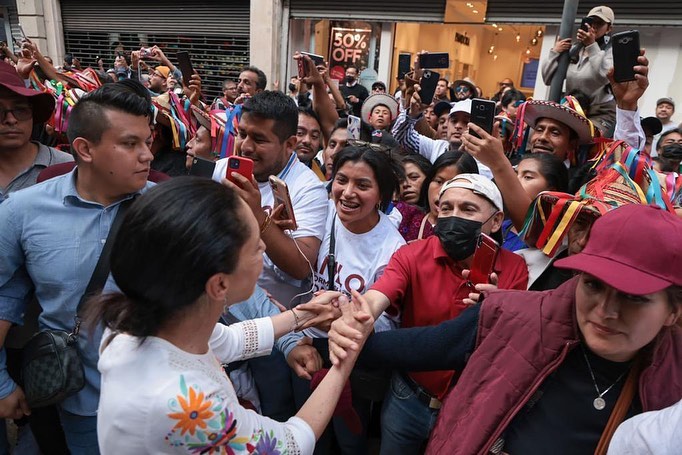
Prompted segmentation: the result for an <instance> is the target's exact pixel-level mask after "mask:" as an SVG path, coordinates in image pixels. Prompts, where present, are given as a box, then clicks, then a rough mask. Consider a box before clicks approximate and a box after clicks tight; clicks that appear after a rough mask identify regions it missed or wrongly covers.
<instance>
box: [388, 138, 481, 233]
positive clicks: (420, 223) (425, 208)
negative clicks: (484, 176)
mask: <svg viewBox="0 0 682 455" xmlns="http://www.w3.org/2000/svg"><path fill="white" fill-rule="evenodd" d="M459 174H478V166H477V165H476V160H474V159H473V157H472V156H471V155H469V154H467V153H464V152H459V151H457V152H450V151H448V152H445V153H443V154H442V155H441V156H439V157H438V159H436V161H435V162H434V163H433V165H432V166H431V168H430V169H429V171H428V172H427V173H426V177H425V178H424V181H423V183H422V185H421V188H420V190H419V199H418V201H417V205H416V206H413V205H401V206H399V207H397V208H398V209H399V212H400V214H401V215H402V218H401V219H400V221H399V222H398V231H400V234H401V235H402V236H403V238H404V239H405V241H407V242H411V241H414V240H421V239H425V238H428V237H430V236H432V235H433V228H434V226H435V225H436V219H437V218H438V192H439V191H440V188H441V187H442V186H443V184H444V183H445V182H447V181H448V180H450V179H452V178H453V177H455V176H456V175H459Z"/></svg>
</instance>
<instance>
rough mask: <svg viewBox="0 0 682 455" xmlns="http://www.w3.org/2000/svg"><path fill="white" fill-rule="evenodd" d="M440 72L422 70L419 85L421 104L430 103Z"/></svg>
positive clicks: (434, 93)
mask: <svg viewBox="0 0 682 455" xmlns="http://www.w3.org/2000/svg"><path fill="white" fill-rule="evenodd" d="M438 79H440V74H439V73H436V72H435V71H429V70H426V71H424V74H423V75H422V78H421V81H420V82H419V86H420V87H421V90H420V91H419V97H420V98H421V99H422V104H431V102H432V101H433V97H434V96H435V95H436V86H437V85H438Z"/></svg>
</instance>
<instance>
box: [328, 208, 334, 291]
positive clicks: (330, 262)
mask: <svg viewBox="0 0 682 455" xmlns="http://www.w3.org/2000/svg"><path fill="white" fill-rule="evenodd" d="M335 249H336V215H334V218H332V233H331V236H330V237H329V255H328V256H327V279H328V280H329V282H328V283H327V290H328V291H333V290H334V276H335V275H336V257H335V256H334V250H335Z"/></svg>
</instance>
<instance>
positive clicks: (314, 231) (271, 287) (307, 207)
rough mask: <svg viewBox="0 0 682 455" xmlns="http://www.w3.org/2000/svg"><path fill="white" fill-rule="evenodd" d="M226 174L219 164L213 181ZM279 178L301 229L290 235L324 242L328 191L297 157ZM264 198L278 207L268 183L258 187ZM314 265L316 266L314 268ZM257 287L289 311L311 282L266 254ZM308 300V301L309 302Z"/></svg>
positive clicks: (223, 162) (223, 165)
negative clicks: (284, 269) (290, 272)
mask: <svg viewBox="0 0 682 455" xmlns="http://www.w3.org/2000/svg"><path fill="white" fill-rule="evenodd" d="M226 170H227V158H224V159H222V160H218V161H217V162H216V167H215V170H214V171H213V180H215V181H218V182H219V181H220V180H221V179H222V178H223V177H224V176H225V171H226ZM278 177H279V178H280V179H282V180H284V182H285V183H286V184H287V187H288V188H289V195H290V196H291V203H292V204H293V206H294V217H295V218H296V224H298V229H296V230H295V231H293V232H291V233H290V235H291V236H292V237H293V238H294V239H297V238H301V237H315V238H317V239H320V240H322V237H323V236H324V226H325V221H326V220H327V201H328V200H329V198H328V196H327V190H326V188H325V187H324V184H323V183H322V182H321V181H320V179H319V178H318V177H317V175H315V173H314V172H313V171H311V170H310V169H309V168H308V167H307V166H306V165H305V164H303V163H301V162H300V161H299V160H298V158H297V157H296V154H295V153H292V154H291V157H290V158H289V161H288V162H287V165H286V166H285V168H284V169H283V170H282V172H280V173H279V175H278ZM258 188H259V189H260V195H261V205H262V206H263V207H264V208H265V207H272V206H273V205H274V203H275V199H274V196H273V195H272V189H270V184H269V183H268V182H262V183H258ZM311 265H314V264H311ZM258 284H259V285H260V286H261V287H262V288H264V289H266V290H267V291H268V292H270V294H272V296H273V297H274V298H275V299H277V300H278V301H279V302H280V303H281V304H282V305H284V306H285V307H287V308H291V307H292V306H296V304H298V303H299V299H295V300H294V301H293V302H292V299H294V297H295V296H296V295H297V294H300V293H302V292H306V291H308V290H309V289H310V287H309V285H308V280H297V279H295V278H292V277H291V276H289V275H288V274H287V273H285V272H283V271H282V270H280V269H279V267H277V266H276V265H275V264H274V263H273V262H272V261H271V260H270V258H269V257H268V255H267V254H266V253H263V272H262V273H261V275H260V277H259V278H258ZM306 300H307V299H306Z"/></svg>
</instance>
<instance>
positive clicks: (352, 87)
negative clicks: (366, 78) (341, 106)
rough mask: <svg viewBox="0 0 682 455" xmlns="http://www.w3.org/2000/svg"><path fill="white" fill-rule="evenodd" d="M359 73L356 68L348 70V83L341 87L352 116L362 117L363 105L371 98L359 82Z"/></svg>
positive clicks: (351, 67) (350, 67) (352, 67)
mask: <svg viewBox="0 0 682 455" xmlns="http://www.w3.org/2000/svg"><path fill="white" fill-rule="evenodd" d="M359 73H360V72H359V71H358V69H357V68H356V67H354V66H349V67H348V68H346V79H345V81H346V83H345V84H342V85H341V86H339V90H341V94H342V95H343V98H344V99H345V100H346V101H347V102H348V103H350V105H351V114H353V115H355V116H357V117H360V115H361V112H360V110H361V109H362V103H363V102H364V101H365V99H366V98H367V97H368V96H369V92H368V91H367V89H366V88H365V87H364V86H363V85H361V84H360V83H359V82H358V76H359Z"/></svg>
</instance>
